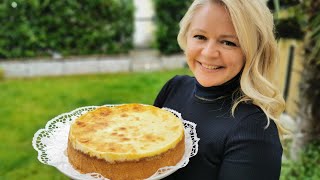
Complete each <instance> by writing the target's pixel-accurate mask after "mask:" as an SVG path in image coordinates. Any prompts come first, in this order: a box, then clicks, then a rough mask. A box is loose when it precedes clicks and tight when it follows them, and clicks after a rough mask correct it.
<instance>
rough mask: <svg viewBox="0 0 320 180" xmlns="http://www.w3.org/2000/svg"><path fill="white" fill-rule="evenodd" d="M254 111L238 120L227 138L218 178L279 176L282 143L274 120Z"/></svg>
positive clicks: (251, 179) (252, 179) (271, 179)
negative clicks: (268, 119)
mask: <svg viewBox="0 0 320 180" xmlns="http://www.w3.org/2000/svg"><path fill="white" fill-rule="evenodd" d="M266 124H267V118H266V116H265V115H264V114H263V113H255V114H252V115H250V116H247V117H245V118H243V119H241V120H240V121H239V123H238V124H237V125H236V126H235V127H234V128H233V129H232V130H231V131H230V132H229V134H228V137H227V138H226V143H225V151H224V157H223V160H222V165H221V168H220V173H219V180H241V179H245V180H256V179H259V180H261V179H265V180H278V179H279V177H280V171H281V157H282V146H281V142H280V140H279V135H278V130H277V127H276V125H275V123H274V122H273V121H272V120H270V125H269V126H268V127H267V128H265V126H266Z"/></svg>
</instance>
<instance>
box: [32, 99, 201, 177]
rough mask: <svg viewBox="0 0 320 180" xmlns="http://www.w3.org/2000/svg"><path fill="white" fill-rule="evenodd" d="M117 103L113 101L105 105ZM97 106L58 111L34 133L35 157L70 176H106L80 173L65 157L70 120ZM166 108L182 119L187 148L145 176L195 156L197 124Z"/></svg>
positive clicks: (165, 173)
mask: <svg viewBox="0 0 320 180" xmlns="http://www.w3.org/2000/svg"><path fill="white" fill-rule="evenodd" d="M104 106H116V105H104ZM97 107H99V106H86V107H81V108H78V109H75V110H73V111H71V112H69V113H64V114H61V115H59V116H57V117H55V118H53V119H51V120H50V121H48V122H47V124H46V126H45V128H44V129H39V130H38V131H37V132H36V133H35V134H34V137H33V140H32V146H33V148H34V149H35V150H36V151H37V152H38V160H39V161H40V162H41V163H43V164H46V165H51V166H54V167H56V168H57V169H58V170H59V171H60V172H62V173H63V174H65V175H67V176H69V177H70V178H72V179H86V180H87V179H88V180H89V179H92V180H97V179H101V180H107V178H105V177H103V176H102V175H100V174H98V173H88V174H81V173H79V172H78V171H77V170H75V169H74V168H73V167H72V165H71V164H70V163H69V161H68V157H67V155H66V149H67V144H68V134H69V128H70V125H71V122H72V121H73V120H75V119H76V118H78V117H80V116H81V115H82V114H84V113H86V112H88V111H92V110H94V109H96V108H97ZM162 109H165V110H167V111H169V112H171V113H173V114H174V115H176V116H177V117H178V118H180V119H181V120H182V121H183V124H184V129H185V144H186V149H185V153H184V155H183V158H182V159H181V160H180V162H179V163H178V164H177V165H176V166H167V167H163V168H160V169H159V170H158V171H157V172H156V173H155V174H154V175H152V176H151V177H149V178H147V180H155V179H162V178H164V177H166V176H168V175H170V174H172V173H173V172H175V171H176V170H178V169H180V168H183V167H185V166H186V165H187V164H188V163H189V158H191V157H193V156H195V155H196V154H197V152H198V141H199V140H200V139H199V138H198V137H197V133H196V124H195V123H192V122H189V121H186V120H183V119H182V116H181V114H180V113H178V112H176V111H174V110H172V109H168V108H162Z"/></svg>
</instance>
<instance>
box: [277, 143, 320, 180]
mask: <svg viewBox="0 0 320 180" xmlns="http://www.w3.org/2000/svg"><path fill="white" fill-rule="evenodd" d="M319 164H320V141H313V142H311V143H310V144H309V145H308V146H307V147H306V148H305V149H304V151H303V152H302V154H301V156H300V159H299V160H298V161H288V162H284V163H283V166H282V171H281V179H282V180H300V179H310V180H312V179H320V166H319Z"/></svg>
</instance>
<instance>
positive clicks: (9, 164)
mask: <svg viewBox="0 0 320 180" xmlns="http://www.w3.org/2000/svg"><path fill="white" fill-rule="evenodd" d="M176 74H190V72H189V71H188V70H187V69H178V70H171V71H159V72H145V73H141V72H140V73H118V74H102V75H101V74H100V75H81V76H65V77H43V78H32V79H10V80H2V81H1V80H0V89H1V93H0V107H1V108H0V117H1V119H0V142H1V143H0V180H16V179H19V180H20V179H24V180H25V179H26V180H37V179H48V180H51V179H52V180H59V179H65V180H67V179H69V178H68V177H66V176H64V175H63V174H61V173H60V172H59V171H58V170H57V169H55V168H54V167H51V166H48V165H44V164H41V163H40V162H39V161H38V159H37V152H36V151H35V150H34V149H33V147H32V138H33V135H34V133H35V132H36V131H37V130H38V129H40V128H44V126H45V125H46V123H47V121H49V120H50V119H52V118H54V117H55V116H57V115H59V114H62V113H64V112H70V111H71V110H74V109H76V108H78V107H82V106H90V105H104V104H121V103H143V104H152V103H153V100H154V99H155V97H156V95H157V93H158V92H159V90H160V89H161V87H162V86H163V85H164V83H165V82H166V81H167V80H168V79H170V78H171V77H173V76H174V75H176ZM284 149H285V150H288V147H287V145H285V147H284ZM316 149H318V146H317V147H316ZM310 152H312V153H311V155H312V156H310V157H311V158H309V159H308V158H307V160H308V161H307V163H306V164H310V165H309V166H310V167H308V168H307V167H306V166H305V165H304V164H301V163H300V164H297V163H295V162H290V161H289V164H288V163H284V164H283V167H282V176H281V178H280V179H281V180H287V179H288V180H291V179H296V178H294V177H295V176H296V175H297V172H298V174H302V175H301V177H309V179H313V178H310V177H311V176H314V177H316V178H315V179H318V178H317V177H320V175H319V173H318V175H315V174H316V173H314V172H318V171H317V170H316V168H315V167H316V166H317V165H316V164H318V160H319V157H320V154H319V151H318V150H316V151H310ZM314 153H318V154H316V155H314ZM309 154H310V153H309ZM306 157H309V156H306ZM305 159H306V158H305ZM310 159H315V160H316V161H314V160H313V161H312V162H314V163H310V162H311V161H310ZM318 169H319V168H318ZM304 174H306V175H304ZM298 179H299V178H298ZM298 179H297V180H298ZM301 179H305V178H301ZM307 179H308V178H307Z"/></svg>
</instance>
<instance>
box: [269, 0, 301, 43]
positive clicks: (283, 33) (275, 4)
mask: <svg viewBox="0 0 320 180" xmlns="http://www.w3.org/2000/svg"><path fill="white" fill-rule="evenodd" d="M267 5H268V7H269V8H270V9H271V10H272V11H273V12H274V17H275V26H276V32H275V33H276V37H277V39H279V38H285V39H297V40H302V39H303V38H304V33H305V32H304V29H303V26H302V25H301V23H302V21H304V17H303V14H302V13H301V8H300V5H301V4H300V1H299V0H284V1H282V0H280V1H279V0H268V2H267ZM280 12H284V13H280ZM279 14H286V16H285V17H281V16H279Z"/></svg>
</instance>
